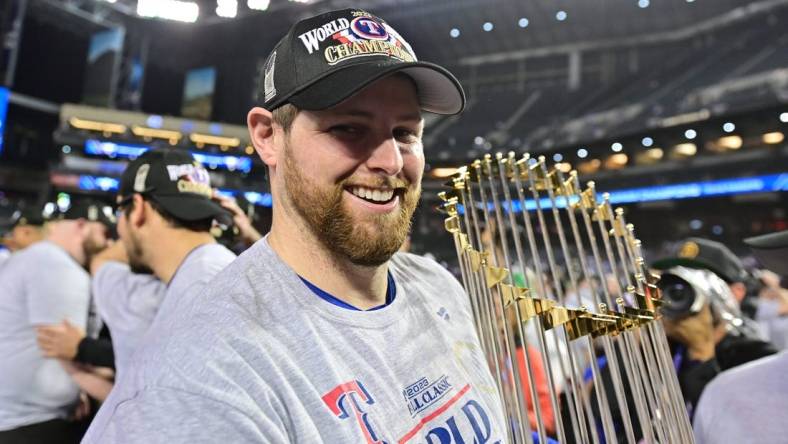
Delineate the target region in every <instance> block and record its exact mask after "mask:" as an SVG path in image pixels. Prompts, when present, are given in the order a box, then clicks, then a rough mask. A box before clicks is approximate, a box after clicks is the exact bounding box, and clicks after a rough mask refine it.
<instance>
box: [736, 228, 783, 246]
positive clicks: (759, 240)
mask: <svg viewBox="0 0 788 444" xmlns="http://www.w3.org/2000/svg"><path fill="white" fill-rule="evenodd" d="M744 243H745V244H747V245H748V246H750V247H751V248H754V249H758V250H771V249H777V248H788V230H783V231H778V232H776V233H769V234H764V235H761V236H754V237H748V238H747V239H744Z"/></svg>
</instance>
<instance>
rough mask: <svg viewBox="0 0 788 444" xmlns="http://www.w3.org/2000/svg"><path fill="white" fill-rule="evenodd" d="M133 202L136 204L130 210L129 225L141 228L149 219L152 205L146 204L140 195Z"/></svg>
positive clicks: (134, 197) (135, 196)
mask: <svg viewBox="0 0 788 444" xmlns="http://www.w3.org/2000/svg"><path fill="white" fill-rule="evenodd" d="M132 201H133V202H134V204H133V205H131V206H130V208H129V216H128V217H129V223H130V224H131V225H133V226H134V227H139V226H142V225H143V224H145V221H146V219H147V218H148V217H149V214H148V211H149V208H150V207H149V205H150V204H148V203H147V202H145V199H143V198H142V195H140V194H135V195H134V196H133V197H132Z"/></svg>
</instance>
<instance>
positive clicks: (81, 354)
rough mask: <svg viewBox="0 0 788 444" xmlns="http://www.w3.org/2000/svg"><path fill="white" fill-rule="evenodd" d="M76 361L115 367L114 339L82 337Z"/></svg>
mask: <svg viewBox="0 0 788 444" xmlns="http://www.w3.org/2000/svg"><path fill="white" fill-rule="evenodd" d="M74 361H77V362H81V363H83V364H89V365H93V366H96V367H109V368H115V353H114V351H113V349H112V341H110V340H109V339H105V338H98V339H93V338H88V337H85V338H82V340H81V341H80V342H79V347H77V354H76V356H75V357H74Z"/></svg>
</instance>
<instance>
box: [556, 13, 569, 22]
mask: <svg viewBox="0 0 788 444" xmlns="http://www.w3.org/2000/svg"><path fill="white" fill-rule="evenodd" d="M555 19H556V20H558V21H559V22H563V21H564V20H566V11H558V12H556V13H555Z"/></svg>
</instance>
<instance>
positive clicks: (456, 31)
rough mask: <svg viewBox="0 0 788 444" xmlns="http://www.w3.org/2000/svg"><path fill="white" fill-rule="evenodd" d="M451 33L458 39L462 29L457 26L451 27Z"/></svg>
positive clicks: (452, 36)
mask: <svg viewBox="0 0 788 444" xmlns="http://www.w3.org/2000/svg"><path fill="white" fill-rule="evenodd" d="M449 35H450V36H451V38H453V39H456V38H457V37H459V36H460V30H459V29H457V28H451V31H449Z"/></svg>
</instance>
